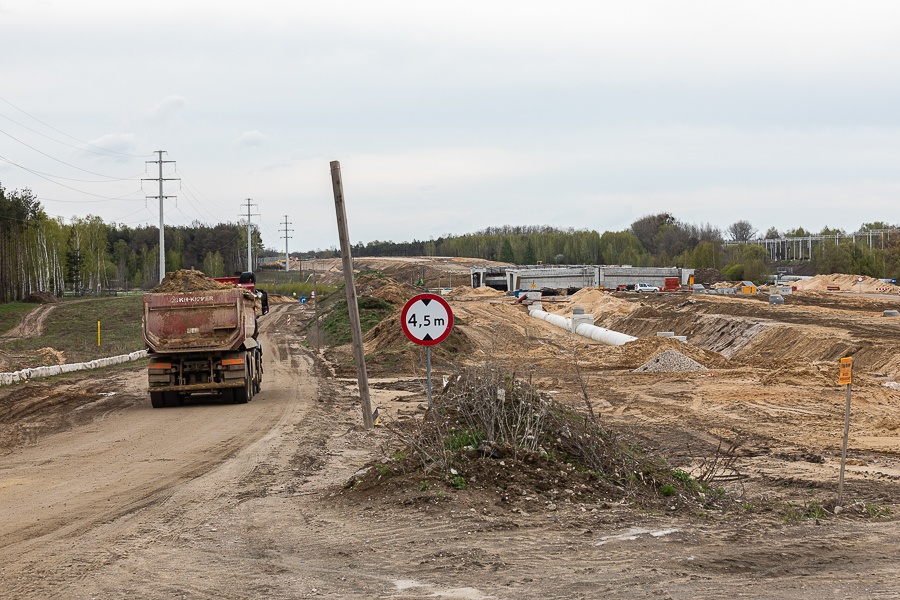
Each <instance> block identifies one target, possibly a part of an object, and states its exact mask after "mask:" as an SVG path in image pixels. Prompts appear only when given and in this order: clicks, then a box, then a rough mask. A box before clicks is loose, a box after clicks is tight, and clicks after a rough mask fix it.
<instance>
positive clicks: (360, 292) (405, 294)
mask: <svg viewBox="0 0 900 600" xmlns="http://www.w3.org/2000/svg"><path fill="white" fill-rule="evenodd" d="M418 293H419V290H418V289H416V288H415V287H413V286H411V285H409V284H406V283H400V282H399V281H397V280H396V279H394V278H393V277H388V276H383V275H375V274H371V273H366V274H364V275H360V276H359V277H357V278H356V294H357V296H371V297H373V298H378V299H380V300H384V301H385V302H389V303H390V304H392V305H394V306H396V307H397V308H403V305H405V304H406V302H407V301H408V300H409V299H410V298H412V297H413V296H415V295H416V294H418Z"/></svg>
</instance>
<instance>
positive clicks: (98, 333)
mask: <svg viewBox="0 0 900 600" xmlns="http://www.w3.org/2000/svg"><path fill="white" fill-rule="evenodd" d="M97 347H98V348H99V347H100V321H97Z"/></svg>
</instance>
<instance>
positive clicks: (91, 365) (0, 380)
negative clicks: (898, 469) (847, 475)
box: [0, 350, 147, 385]
mask: <svg viewBox="0 0 900 600" xmlns="http://www.w3.org/2000/svg"><path fill="white" fill-rule="evenodd" d="M146 356H147V351H146V350H138V351H136V352H132V353H131V354H122V355H120V356H109V357H107V358H96V359H94V360H92V361H89V362H83V363H71V364H66V365H52V366H49V367H34V368H31V369H22V370H21V371H16V372H14V373H0V385H10V384H12V383H21V382H23V381H27V380H29V379H37V378H39V377H50V376H51V375H60V374H62V373H71V372H73V371H84V370H87V369H99V368H101V367H108V366H110V365H119V364H122V363H125V362H131V361H133V360H140V359H142V358H145V357H146Z"/></svg>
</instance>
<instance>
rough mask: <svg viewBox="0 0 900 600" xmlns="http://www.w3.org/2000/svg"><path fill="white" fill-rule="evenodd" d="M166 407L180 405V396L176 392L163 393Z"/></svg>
mask: <svg viewBox="0 0 900 600" xmlns="http://www.w3.org/2000/svg"><path fill="white" fill-rule="evenodd" d="M163 395H164V397H165V403H166V406H178V405H179V404H181V396H179V395H178V392H163Z"/></svg>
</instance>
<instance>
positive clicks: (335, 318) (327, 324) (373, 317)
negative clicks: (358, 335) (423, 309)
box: [321, 296, 394, 346]
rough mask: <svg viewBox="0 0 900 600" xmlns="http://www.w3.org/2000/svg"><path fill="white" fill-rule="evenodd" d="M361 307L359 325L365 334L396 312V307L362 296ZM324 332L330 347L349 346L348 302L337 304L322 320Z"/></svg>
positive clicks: (359, 299) (358, 301)
mask: <svg viewBox="0 0 900 600" xmlns="http://www.w3.org/2000/svg"><path fill="white" fill-rule="evenodd" d="M356 304H357V306H358V307H359V324H360V327H361V328H362V330H363V333H365V332H367V331H369V330H370V329H372V328H373V327H375V326H376V325H378V324H379V323H380V322H381V321H382V320H383V319H384V318H386V317H388V316H389V315H390V314H391V313H392V312H394V306H393V305H392V304H391V303H389V302H385V301H384V300H381V299H379V298H373V297H371V296H360V297H359V298H357V300H356ZM321 327H322V331H323V332H324V334H325V343H326V344H327V345H329V346H340V345H342V344H349V343H350V341H351V339H352V338H351V335H350V311H349V310H348V309H347V301H346V300H340V301H338V302H335V303H334V304H333V305H332V306H331V308H330V309H329V310H328V312H327V313H326V314H325V317H324V319H323V320H322V325H321Z"/></svg>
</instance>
